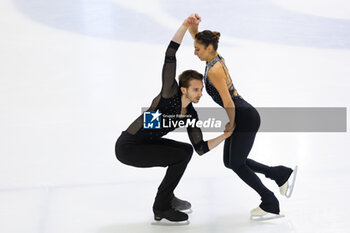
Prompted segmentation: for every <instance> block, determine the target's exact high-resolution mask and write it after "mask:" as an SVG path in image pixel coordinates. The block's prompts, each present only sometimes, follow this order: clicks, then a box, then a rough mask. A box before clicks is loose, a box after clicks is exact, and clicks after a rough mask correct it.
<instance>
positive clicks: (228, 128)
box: [224, 122, 236, 138]
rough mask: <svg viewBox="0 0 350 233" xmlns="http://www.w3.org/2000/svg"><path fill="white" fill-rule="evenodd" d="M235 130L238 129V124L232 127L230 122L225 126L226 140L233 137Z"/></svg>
mask: <svg viewBox="0 0 350 233" xmlns="http://www.w3.org/2000/svg"><path fill="white" fill-rule="evenodd" d="M235 128H236V123H235V124H234V125H233V126H232V125H231V124H230V122H228V123H227V124H226V126H225V132H224V135H225V137H226V138H229V137H231V135H232V133H233V131H234V130H235Z"/></svg>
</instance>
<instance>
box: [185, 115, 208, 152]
mask: <svg viewBox="0 0 350 233" xmlns="http://www.w3.org/2000/svg"><path fill="white" fill-rule="evenodd" d="M191 115H192V119H191V120H195V122H197V121H198V115H197V112H196V111H195V110H194V109H193V111H192V112H191ZM187 133H188V137H189V138H190V141H191V143H192V145H193V147H194V149H195V150H196V152H197V153H198V154H199V155H203V154H205V153H207V152H208V151H209V147H208V141H203V134H202V130H201V129H200V128H198V127H197V126H196V124H194V125H193V126H189V127H187Z"/></svg>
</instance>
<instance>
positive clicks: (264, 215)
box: [250, 207, 284, 221]
mask: <svg viewBox="0 0 350 233" xmlns="http://www.w3.org/2000/svg"><path fill="white" fill-rule="evenodd" d="M283 217H284V215H283V214H275V213H270V212H266V211H265V210H263V209H261V208H260V207H257V208H255V209H252V210H251V211H250V219H251V220H254V221H265V220H270V219H277V218H283Z"/></svg>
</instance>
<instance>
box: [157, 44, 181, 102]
mask: <svg viewBox="0 0 350 233" xmlns="http://www.w3.org/2000/svg"><path fill="white" fill-rule="evenodd" d="M179 46H180V44H178V43H176V42H174V41H171V42H170V44H169V46H168V48H167V50H166V52H165V61H164V65H163V71H162V90H161V95H162V97H163V98H166V99H167V98H170V97H172V96H174V95H175V94H176V93H177V91H178V84H177V82H176V80H175V76H176V57H175V54H176V51H177V49H178V48H179Z"/></svg>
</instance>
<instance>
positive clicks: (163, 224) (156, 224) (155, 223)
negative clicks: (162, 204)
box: [151, 218, 190, 226]
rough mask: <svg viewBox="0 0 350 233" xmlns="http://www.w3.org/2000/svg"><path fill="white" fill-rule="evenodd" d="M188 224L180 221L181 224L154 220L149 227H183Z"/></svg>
mask: <svg viewBox="0 0 350 233" xmlns="http://www.w3.org/2000/svg"><path fill="white" fill-rule="evenodd" d="M189 224H190V221H188V220H185V221H181V222H172V221H169V220H167V219H165V218H163V219H161V220H154V222H152V223H151V225H155V226H184V225H189Z"/></svg>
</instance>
